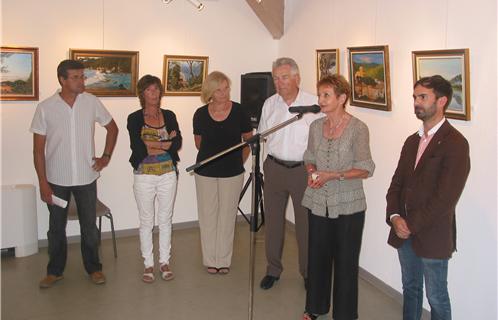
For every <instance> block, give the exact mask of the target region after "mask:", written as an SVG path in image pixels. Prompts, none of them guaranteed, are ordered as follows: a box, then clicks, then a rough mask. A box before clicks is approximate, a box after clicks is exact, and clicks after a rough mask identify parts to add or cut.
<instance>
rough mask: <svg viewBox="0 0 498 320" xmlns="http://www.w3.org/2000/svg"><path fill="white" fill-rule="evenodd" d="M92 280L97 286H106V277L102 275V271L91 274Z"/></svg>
mask: <svg viewBox="0 0 498 320" xmlns="http://www.w3.org/2000/svg"><path fill="white" fill-rule="evenodd" d="M90 279H92V282H93V283H95V284H104V283H105V276H104V274H103V273H102V271H95V272H92V273H90Z"/></svg>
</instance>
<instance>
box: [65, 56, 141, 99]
mask: <svg viewBox="0 0 498 320" xmlns="http://www.w3.org/2000/svg"><path fill="white" fill-rule="evenodd" d="M69 56H70V57H71V59H74V60H80V61H81V62H82V63H83V65H84V66H85V78H86V79H85V87H86V91H87V92H90V93H92V94H94V95H96V96H100V97H133V96H136V95H137V89H136V88H137V80H138V51H118V50H84V49H69Z"/></svg>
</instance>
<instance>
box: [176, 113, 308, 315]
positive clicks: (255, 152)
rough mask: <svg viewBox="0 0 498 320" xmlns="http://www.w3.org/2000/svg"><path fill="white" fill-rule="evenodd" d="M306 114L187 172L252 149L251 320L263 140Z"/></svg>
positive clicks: (220, 153) (194, 165)
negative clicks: (227, 155)
mask: <svg viewBox="0 0 498 320" xmlns="http://www.w3.org/2000/svg"><path fill="white" fill-rule="evenodd" d="M303 114H304V113H298V114H296V115H295V116H294V117H292V118H290V119H289V120H286V121H284V122H282V123H280V124H277V125H276V126H274V127H273V128H270V129H268V130H266V131H263V132H261V133H257V134H255V135H254V136H252V137H251V138H250V139H247V140H246V141H244V142H241V143H239V144H236V145H234V146H232V147H230V148H228V149H225V150H223V151H221V152H219V153H217V154H215V155H213V156H211V157H209V158H207V159H204V160H202V161H199V162H197V163H195V164H193V165H191V166H190V167H188V168H187V169H185V170H186V171H187V172H191V171H192V170H195V169H197V168H199V167H200V166H203V165H205V164H206V163H208V162H211V161H213V160H215V159H217V158H219V157H221V156H223V155H225V154H227V153H229V152H232V151H234V150H236V149H238V148H243V147H245V146H247V145H249V146H250V147H251V155H252V156H251V158H252V169H251V181H252V192H251V216H250V223H249V224H250V239H249V318H248V319H249V320H252V319H253V305H254V266H255V261H256V251H255V244H256V232H257V231H258V213H259V211H258V207H259V206H258V204H259V201H260V199H259V198H260V195H261V193H260V192H258V190H260V188H261V186H260V180H259V179H258V178H257V177H258V176H259V175H260V174H261V172H260V167H259V159H260V157H259V156H260V151H261V146H260V144H261V140H262V139H264V138H265V137H266V136H268V135H269V134H271V133H273V132H275V131H278V130H280V129H282V128H283V127H285V126H287V125H289V124H291V123H293V122H295V121H297V120H299V119H301V118H302V117H303Z"/></svg>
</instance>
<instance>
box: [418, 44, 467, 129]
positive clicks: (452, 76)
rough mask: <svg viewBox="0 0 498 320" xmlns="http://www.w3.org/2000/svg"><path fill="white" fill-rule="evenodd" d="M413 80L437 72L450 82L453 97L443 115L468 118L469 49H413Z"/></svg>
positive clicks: (460, 118)
mask: <svg viewBox="0 0 498 320" xmlns="http://www.w3.org/2000/svg"><path fill="white" fill-rule="evenodd" d="M412 64H413V82H414V83H415V82H416V81H417V80H418V79H420V78H422V77H427V76H433V75H436V74H439V75H440V76H442V77H443V78H445V79H446V80H448V81H449V82H450V83H451V86H452V88H453V97H452V99H451V102H450V105H449V106H448V109H446V112H445V116H446V117H447V118H452V119H458V120H466V121H469V120H470V74H469V49H451V50H430V51H413V52H412Z"/></svg>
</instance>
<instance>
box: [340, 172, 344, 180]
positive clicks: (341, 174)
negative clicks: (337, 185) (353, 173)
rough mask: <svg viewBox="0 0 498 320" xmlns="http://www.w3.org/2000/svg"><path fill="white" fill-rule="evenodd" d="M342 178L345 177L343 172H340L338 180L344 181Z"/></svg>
mask: <svg viewBox="0 0 498 320" xmlns="http://www.w3.org/2000/svg"><path fill="white" fill-rule="evenodd" d="M344 179H346V177H344V173H342V172H341V173H340V174H339V181H344Z"/></svg>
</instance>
